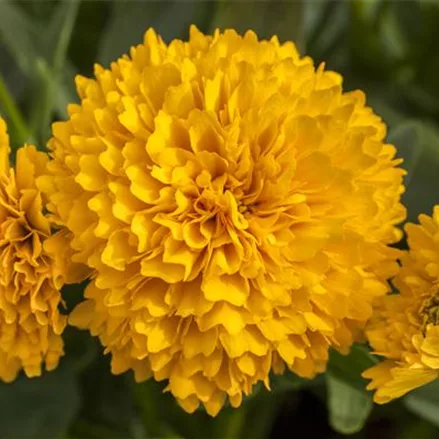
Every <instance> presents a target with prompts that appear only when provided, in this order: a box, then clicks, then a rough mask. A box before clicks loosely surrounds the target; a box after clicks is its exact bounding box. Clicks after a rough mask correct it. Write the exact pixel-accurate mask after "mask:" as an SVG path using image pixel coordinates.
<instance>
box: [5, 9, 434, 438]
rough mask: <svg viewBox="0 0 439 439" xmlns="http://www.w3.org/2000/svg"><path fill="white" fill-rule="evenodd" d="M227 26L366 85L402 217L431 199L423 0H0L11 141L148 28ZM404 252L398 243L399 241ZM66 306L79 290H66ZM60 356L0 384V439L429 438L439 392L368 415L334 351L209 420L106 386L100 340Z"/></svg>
mask: <svg viewBox="0 0 439 439" xmlns="http://www.w3.org/2000/svg"><path fill="white" fill-rule="evenodd" d="M192 23H194V24H196V25H197V26H198V27H199V28H200V29H201V30H202V31H204V32H212V31H213V30H214V29H215V28H217V27H219V28H221V29H223V28H228V27H232V28H235V29H237V30H238V31H241V32H243V31H245V30H247V29H253V30H255V31H256V32H257V33H258V35H259V36H260V37H261V38H267V37H271V36H272V35H273V34H277V35H278V36H279V39H280V40H282V41H285V40H293V41H295V42H296V44H297V45H298V47H299V49H300V52H301V53H302V54H306V55H310V56H311V57H312V58H313V59H314V60H315V62H316V63H320V62H323V61H324V62H325V63H326V65H327V68H329V69H333V70H336V71H338V72H340V73H342V74H343V76H344V78H345V82H344V87H345V89H346V90H352V89H355V88H361V89H363V90H364V91H365V92H366V94H367V99H368V103H369V105H371V106H372V107H373V108H374V109H375V111H376V112H377V113H378V114H380V115H381V116H382V117H383V118H384V120H385V121H386V122H387V124H388V127H389V133H388V140H389V142H392V143H394V144H395V145H396V146H397V147H398V150H399V155H400V156H402V157H403V158H404V159H405V164H404V166H405V167H406V169H407V170H408V171H409V173H408V176H407V178H406V185H407V191H406V193H405V195H404V201H405V203H406V205H407V207H408V212H409V219H410V220H415V219H416V218H417V216H418V214H419V213H421V212H428V213H429V212H430V211H431V207H432V206H433V204H435V202H439V194H438V192H439V191H438V189H439V134H438V133H439V131H438V127H439V2H436V1H421V0H400V1H396V2H391V1H383V0H351V1H349V0H343V1H331V0H303V1H282V2H279V1H231V0H230V1H219V0H218V1H216V0H211V1H192V2H187V1H172V2H168V1H146V0H144V1H139V0H136V1H133V0H131V1H122V0H119V1H91V0H87V1H86V0H84V1H79V0H70V1H67V0H64V1H42V0H28V1H23V2H22V1H6V0H0V114H1V115H2V116H3V117H5V119H6V120H7V122H8V124H9V130H10V134H11V140H12V145H13V146H14V147H17V146H19V145H21V144H22V143H23V142H36V143H37V144H38V145H40V147H42V148H44V145H45V143H46V141H47V139H48V138H49V135H50V124H51V122H53V121H54V120H59V119H63V118H65V117H66V106H67V103H69V102H76V101H77V96H76V94H75V89H74V82H73V78H74V76H75V75H76V74H78V73H80V74H83V75H88V76H90V75H92V72H93V64H94V63H95V62H99V63H101V64H103V65H104V66H105V67H108V66H109V63H110V62H111V61H112V60H115V59H116V58H118V57H119V56H120V55H122V54H123V53H125V52H128V49H129V47H130V46H131V45H133V44H138V43H140V42H141V41H142V37H143V33H144V31H145V30H146V29H147V28H148V27H150V26H153V27H154V28H155V29H156V30H157V31H158V32H159V33H160V34H161V35H162V37H163V38H164V39H165V40H166V41H170V40H171V39H173V38H181V39H187V37H188V27H189V25H190V24H192ZM401 245H402V246H404V243H402V244H401ZM66 290H67V291H66V292H65V297H66V299H67V301H68V307H69V308H70V307H72V306H73V305H74V303H75V302H78V301H79V299H80V295H81V294H82V293H81V288H78V287H69V288H66ZM65 340H66V349H67V355H66V357H65V358H64V359H63V360H62V362H61V366H60V367H59V368H58V369H57V370H56V371H54V372H51V373H47V374H46V375H44V376H43V377H42V378H39V379H32V380H29V379H26V378H24V377H20V378H19V379H18V380H17V381H16V382H15V383H13V384H9V385H6V384H0V439H2V438H48V439H49V438H61V439H74V438H76V439H88V438H90V439H93V438H105V439H112V438H135V439H140V438H146V437H159V438H198V437H203V438H227V439H237V438H254V439H264V438H278V437H292V436H293V435H294V436H297V437H301V435H306V436H309V437H317V438H330V439H335V438H341V437H343V436H344V435H345V434H352V436H351V437H353V438H358V439H360V438H374V439H379V438H398V439H399V438H400V439H413V438H423V439H424V438H425V439H428V438H437V437H439V386H438V385H437V384H432V385H429V386H426V387H424V388H421V389H419V390H417V391H415V392H412V394H410V395H409V396H408V397H406V398H404V399H402V400H400V401H396V402H393V403H391V404H388V405H385V406H374V407H373V405H372V403H371V397H370V395H369V394H368V393H367V392H366V391H365V390H364V388H365V383H364V382H363V380H362V379H361V377H360V374H361V371H362V370H364V368H365V367H368V366H369V365H370V364H372V363H373V361H374V359H373V358H372V357H371V356H370V354H368V352H367V350H366V349H364V348H362V347H355V348H354V349H353V350H352V352H351V354H350V355H349V356H348V357H342V356H341V355H339V354H337V353H332V354H331V360H330V363H329V367H328V372H327V374H325V376H321V377H319V378H317V379H316V380H313V381H303V380H299V379H298V378H297V377H294V376H293V375H285V376H283V377H273V380H272V392H267V391H265V390H264V389H260V390H259V389H256V391H255V392H254V395H253V396H252V397H249V398H247V400H246V401H245V403H244V404H243V405H242V407H241V408H240V409H239V410H231V409H230V408H225V409H224V410H223V411H222V412H221V413H220V415H218V416H217V418H215V419H211V418H209V416H207V415H206V414H205V413H204V412H203V411H198V412H196V413H195V414H193V415H187V414H185V413H184V412H183V411H182V410H181V409H180V408H179V407H178V406H177V405H176V403H175V402H174V401H173V399H172V398H171V397H170V396H169V395H167V394H163V392H162V389H163V388H164V385H163V384H162V383H155V382H153V381H149V382H147V383H143V384H139V385H136V384H135V383H134V380H133V377H132V376H131V374H125V375H123V376H118V377H116V376H112V375H111V374H110V368H109V358H108V357H106V356H103V355H102V348H101V347H100V345H99V343H98V342H97V340H95V339H92V338H90V337H89V336H88V334H87V333H83V332H79V331H77V330H74V329H72V328H69V329H68V330H67V332H66V333H65Z"/></svg>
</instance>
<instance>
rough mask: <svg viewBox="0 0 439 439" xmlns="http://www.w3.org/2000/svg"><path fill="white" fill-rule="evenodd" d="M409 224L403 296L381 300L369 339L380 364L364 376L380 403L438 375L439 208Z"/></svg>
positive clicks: (400, 277)
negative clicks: (369, 380) (368, 380)
mask: <svg viewBox="0 0 439 439" xmlns="http://www.w3.org/2000/svg"><path fill="white" fill-rule="evenodd" d="M419 221H420V224H419V225H415V224H407V226H406V231H407V235H408V243H409V247H410V250H409V252H407V253H406V254H405V255H404V257H403V258H402V261H401V262H402V268H401V270H400V272H399V273H398V275H397V276H396V278H395V282H394V283H395V286H396V287H397V288H398V290H399V292H400V294H395V295H390V296H387V297H385V298H383V299H382V301H381V303H380V304H379V307H378V308H377V311H376V315H375V316H374V318H373V320H372V321H371V323H370V324H369V326H368V330H367V337H368V339H369V342H370V344H371V345H372V347H373V349H374V350H375V351H376V353H377V354H378V355H381V356H383V357H385V358H386V360H385V361H383V362H382V363H380V364H378V365H376V366H374V367H372V368H371V369H368V370H367V371H365V372H364V373H363V376H364V377H365V378H370V379H371V380H372V382H371V383H370V384H369V386H368V389H369V390H374V389H377V390H376V392H375V397H374V399H375V401H376V402H377V403H379V404H383V403H386V402H389V401H390V400H392V399H394V398H398V397H400V396H402V395H404V394H406V393H407V392H409V391H410V390H413V389H414V388H416V387H419V386H422V385H423V384H426V383H428V382H430V381H433V380H435V379H436V378H437V377H438V376H439V206H435V208H434V211H433V216H432V217H430V216H427V215H420V216H419Z"/></svg>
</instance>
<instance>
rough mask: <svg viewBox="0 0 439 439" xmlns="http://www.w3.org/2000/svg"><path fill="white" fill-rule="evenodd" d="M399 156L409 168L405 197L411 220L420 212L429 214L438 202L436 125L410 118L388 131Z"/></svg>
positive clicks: (438, 132)
mask: <svg viewBox="0 0 439 439" xmlns="http://www.w3.org/2000/svg"><path fill="white" fill-rule="evenodd" d="M388 141H389V142H390V143H393V144H394V145H395V146H396V148H397V150H398V156H399V157H402V158H403V159H404V163H403V165H402V166H403V167H404V168H405V169H406V170H407V171H408V175H407V176H406V178H405V186H406V192H405V194H404V195H403V197H402V201H403V203H404V204H405V205H406V206H407V209H408V218H407V219H408V220H409V221H415V222H417V217H418V215H419V214H420V213H427V214H430V213H431V211H432V207H433V206H434V205H435V204H437V203H439V195H438V192H437V187H438V186H439V131H438V130H437V128H435V127H434V126H433V125H430V124H427V123H425V122H421V121H416V120H410V121H406V122H403V123H401V124H400V125H398V126H397V127H395V129H394V130H392V131H391V132H390V134H389V137H388Z"/></svg>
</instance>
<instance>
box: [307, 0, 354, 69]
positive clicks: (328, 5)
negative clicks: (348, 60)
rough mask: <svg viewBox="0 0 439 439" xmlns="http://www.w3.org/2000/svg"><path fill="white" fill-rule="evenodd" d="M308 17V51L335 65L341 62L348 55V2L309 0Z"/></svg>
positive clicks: (333, 66) (317, 58) (318, 59)
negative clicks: (345, 42)
mask: <svg viewBox="0 0 439 439" xmlns="http://www.w3.org/2000/svg"><path fill="white" fill-rule="evenodd" d="M305 17H306V18H307V21H306V23H307V25H306V26H307V28H306V30H305V35H306V52H307V54H309V55H311V56H312V57H313V58H314V59H315V60H316V61H317V62H323V61H324V62H326V63H328V64H329V65H330V67H331V68H336V67H337V66H339V65H340V62H342V61H343V58H344V57H345V53H344V52H346V49H347V45H346V44H341V43H342V42H343V41H346V36H347V31H348V28H347V24H348V20H349V5H348V2H345V1H340V0H321V1H317V2H316V1H306V2H305Z"/></svg>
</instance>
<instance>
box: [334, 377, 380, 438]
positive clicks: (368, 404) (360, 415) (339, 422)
mask: <svg viewBox="0 0 439 439" xmlns="http://www.w3.org/2000/svg"><path fill="white" fill-rule="evenodd" d="M326 383H327V386H328V410H329V422H330V424H331V427H332V428H333V429H334V430H336V431H338V432H339V433H343V434H352V433H356V432H358V431H360V430H361V429H362V428H363V426H364V424H365V423H366V421H367V418H368V416H369V414H370V412H371V410H372V406H373V404H372V398H371V396H370V395H369V394H367V393H366V391H360V390H358V389H356V388H354V387H352V386H351V385H350V384H347V383H346V381H344V380H341V379H339V378H337V377H335V376H332V375H331V374H330V373H328V374H327V376H326Z"/></svg>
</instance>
